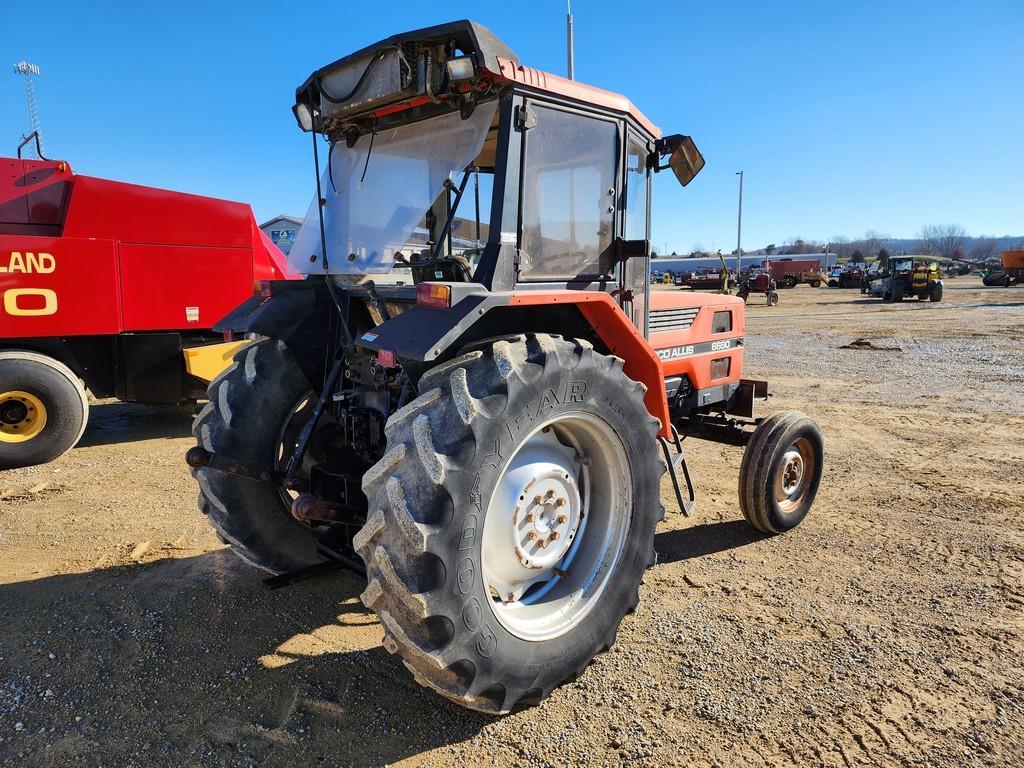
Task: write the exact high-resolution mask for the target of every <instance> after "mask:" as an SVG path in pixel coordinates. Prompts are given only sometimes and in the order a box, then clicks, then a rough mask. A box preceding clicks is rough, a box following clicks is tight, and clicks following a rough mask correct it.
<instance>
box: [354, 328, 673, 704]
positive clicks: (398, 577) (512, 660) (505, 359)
mask: <svg viewBox="0 0 1024 768" xmlns="http://www.w3.org/2000/svg"><path fill="white" fill-rule="evenodd" d="M644 391H645V390H644V387H643V386H642V385H641V384H639V383H637V382H635V381H633V380H631V379H630V378H628V377H627V376H626V375H625V374H624V373H623V370H622V360H620V359H619V358H616V357H609V356H605V355H601V354H599V353H597V352H595V351H594V349H593V348H592V347H591V345H590V344H589V343H587V342H584V341H579V340H572V341H570V340H565V339H562V338H560V337H557V336H549V335H546V334H536V335H527V336H518V337H514V338H511V339H506V340H499V341H497V342H494V343H493V344H492V345H489V346H486V347H484V348H481V349H477V350H474V351H469V352H466V353H465V354H463V355H461V356H460V357H457V358H455V359H454V360H451V361H449V362H445V363H442V364H440V365H438V366H437V367H435V368H433V369H431V370H429V371H428V372H427V373H425V374H424V375H423V377H422V378H421V379H420V382H419V392H420V395H419V397H417V398H416V399H415V400H413V401H412V402H411V403H409V404H408V405H406V406H405V407H404V408H402V409H401V410H399V411H397V412H396V413H394V414H393V415H392V416H391V418H390V419H389V420H388V423H387V427H386V435H387V442H388V448H387V453H386V454H385V456H384V457H383V458H382V459H381V460H380V461H379V462H378V463H377V464H376V465H374V466H373V467H371V468H370V469H369V470H368V471H367V473H366V474H365V475H364V478H363V490H364V491H365V493H366V496H367V498H368V499H369V510H370V512H369V517H368V520H367V523H366V525H365V526H364V527H363V529H362V530H361V531H359V533H358V534H356V536H355V538H354V541H353V543H354V545H355V547H356V550H357V551H358V552H359V554H360V555H361V556H362V558H363V560H364V561H365V563H366V571H367V587H366V591H365V592H363V594H362V600H363V603H365V604H366V606H367V607H369V608H371V609H372V610H373V611H374V612H375V613H376V614H377V616H378V617H379V619H380V622H381V624H382V625H383V629H384V647H385V648H386V649H387V650H388V651H389V652H390V653H397V654H398V655H400V656H401V658H402V660H403V661H404V663H405V665H406V667H408V668H409V670H410V671H411V672H412V674H413V676H414V677H415V679H416V680H417V681H418V682H419V683H421V684H422V685H425V686H427V687H429V688H432V689H433V690H435V691H437V692H438V693H440V694H441V695H443V696H445V697H447V698H449V699H452V700H453V701H455V702H457V703H459V704H461V705H462V706H465V707H468V708H470V709H475V710H479V711H482V712H487V713H491V714H501V713H506V712H509V711H510V710H512V709H513V708H514V707H517V706H523V705H529V704H535V703H537V702H539V701H541V700H542V699H544V698H545V697H547V696H548V695H549V694H550V693H551V691H552V690H554V688H556V687H557V686H559V685H561V684H562V683H565V682H567V681H569V680H573V679H575V678H576V677H578V676H579V675H580V674H582V673H583V671H584V670H585V669H586V667H587V665H588V664H589V663H590V662H591V660H592V659H593V658H594V656H596V655H597V654H598V653H600V652H602V651H604V650H606V649H608V648H609V647H610V646H611V645H612V643H614V642H615V635H616V631H617V629H618V626H619V623H620V622H621V621H622V618H623V617H624V616H625V615H626V614H627V613H629V612H630V611H632V610H633V609H635V608H636V605H637V603H638V601H639V593H638V589H639V585H640V582H641V579H642V577H643V574H644V571H645V570H646V569H647V568H648V567H649V566H651V565H652V564H653V563H654V561H655V551H654V529H655V526H656V524H657V522H658V521H659V520H661V519H662V518H663V517H664V507H662V505H661V500H660V494H659V483H660V479H661V476H662V474H663V473H664V470H665V467H664V463H663V462H662V461H661V459H660V458H659V455H658V453H657V443H656V439H655V438H656V433H657V429H658V426H657V425H658V422H657V421H656V420H655V419H653V418H652V417H651V415H650V413H649V412H648V411H647V409H646V408H645V406H644V402H643V398H644Z"/></svg>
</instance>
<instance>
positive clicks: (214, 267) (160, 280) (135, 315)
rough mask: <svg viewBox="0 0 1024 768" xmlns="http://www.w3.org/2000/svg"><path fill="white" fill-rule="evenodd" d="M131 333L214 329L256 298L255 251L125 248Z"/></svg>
mask: <svg viewBox="0 0 1024 768" xmlns="http://www.w3.org/2000/svg"><path fill="white" fill-rule="evenodd" d="M119 251H120V261H121V296H122V313H123V317H124V329H125V330H126V331H158V330H172V329H182V330H188V329H205V328H210V327H211V326H213V325H214V323H216V322H217V321H218V320H220V319H221V318H222V317H224V315H226V314H227V313H228V312H230V311H231V310H232V309H234V308H235V307H237V306H238V305H239V304H241V303H242V301H244V300H245V299H247V298H249V296H251V295H252V290H253V271H252V270H253V267H252V251H251V250H250V249H249V248H193V247H185V246H176V245H139V244H122V245H121V246H120V249H119Z"/></svg>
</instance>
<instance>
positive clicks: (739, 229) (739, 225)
mask: <svg viewBox="0 0 1024 768" xmlns="http://www.w3.org/2000/svg"><path fill="white" fill-rule="evenodd" d="M736 175H737V176H739V177H740V207H739V212H738V213H737V214H736V280H737V282H739V279H740V268H741V267H742V263H741V260H742V258H743V250H742V249H741V247H740V242H741V237H742V234H743V171H736Z"/></svg>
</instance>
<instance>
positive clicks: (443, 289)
mask: <svg viewBox="0 0 1024 768" xmlns="http://www.w3.org/2000/svg"><path fill="white" fill-rule="evenodd" d="M416 303H417V304H420V305H422V306H424V307H433V308H434V309H448V307H450V306H451V305H452V289H451V286H450V285H443V284H441V283H420V284H419V285H417V286H416Z"/></svg>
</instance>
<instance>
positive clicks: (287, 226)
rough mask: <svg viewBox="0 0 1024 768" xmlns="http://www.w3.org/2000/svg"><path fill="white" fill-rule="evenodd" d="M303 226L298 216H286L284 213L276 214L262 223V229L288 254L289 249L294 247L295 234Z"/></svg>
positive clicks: (282, 251)
mask: <svg viewBox="0 0 1024 768" xmlns="http://www.w3.org/2000/svg"><path fill="white" fill-rule="evenodd" d="M301 226H302V219H300V218H299V217H298V216H286V215H285V214H283V213H282V214H281V215H280V216H275V217H274V218H272V219H271V220H270V221H265V222H263V223H262V224H260V229H262V230H263V233H264V234H265V235H266V236H267V237H269V238H270V239H271V240H272V241H273V242H274V245H276V246H277V247H278V248H280V249H281V253H284V254H285V255H287V253H288V251H290V250H291V249H292V243H294V242H295V235H296V234H297V233H298V231H299V227H301Z"/></svg>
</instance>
